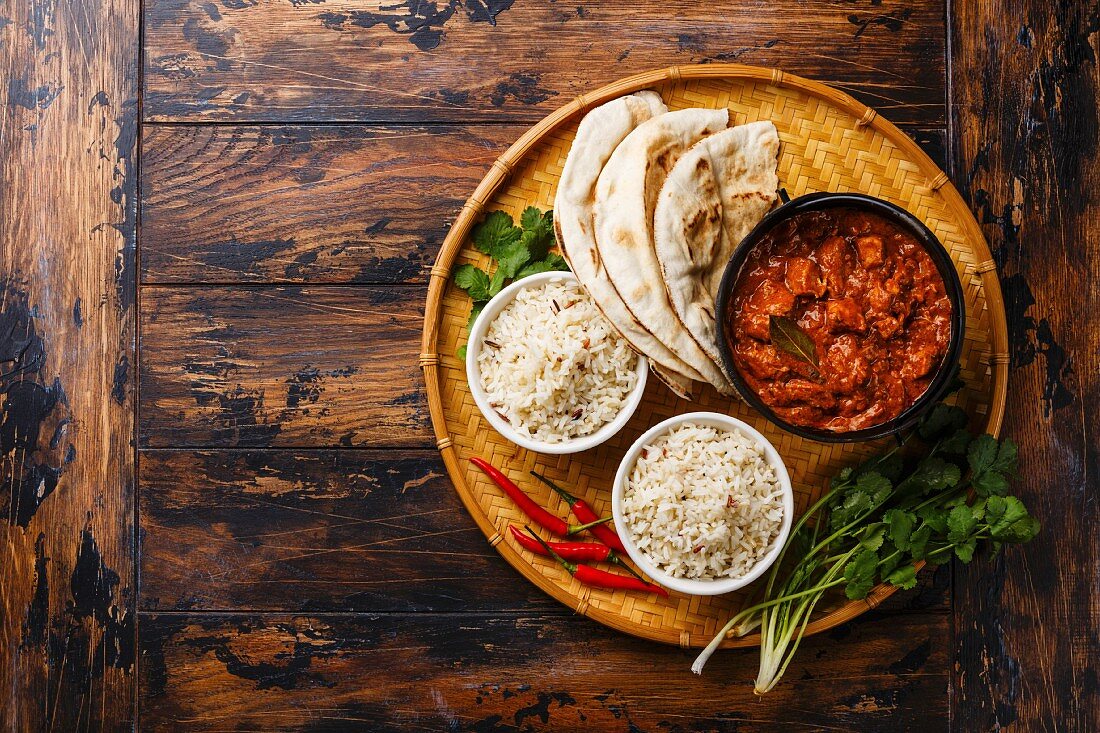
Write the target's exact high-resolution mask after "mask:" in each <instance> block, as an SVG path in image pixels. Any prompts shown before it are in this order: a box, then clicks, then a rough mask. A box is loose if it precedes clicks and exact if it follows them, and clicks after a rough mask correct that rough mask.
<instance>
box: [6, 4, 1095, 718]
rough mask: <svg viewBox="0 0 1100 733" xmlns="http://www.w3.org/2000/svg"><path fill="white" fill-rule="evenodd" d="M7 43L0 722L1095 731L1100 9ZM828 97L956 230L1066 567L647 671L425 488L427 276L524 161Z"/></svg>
mask: <svg viewBox="0 0 1100 733" xmlns="http://www.w3.org/2000/svg"><path fill="white" fill-rule="evenodd" d="M579 2H580V0H578V3H574V4H565V3H563V2H558V1H556V0H550V1H549V2H537V1H536V0H519V1H518V2H515V1H514V0H466V1H465V2H460V1H459V0H432V1H430V2H429V1H426V0H425V1H420V0H418V1H417V2H413V1H412V0H408V1H406V2H398V1H397V0H394V3H393V4H389V5H388V4H385V3H379V2H377V0H361V1H360V0H145V1H144V3H142V2H139V0H7V1H6V2H4V3H2V4H0V71H3V73H2V74H0V392H2V403H3V412H2V422H0V504H3V505H4V506H5V507H6V512H5V513H6V517H7V521H6V522H4V523H3V524H2V529H0V538H2V548H0V556H2V561H0V589H2V590H0V601H2V604H0V640H2V647H0V660H2V662H3V663H2V664H0V690H2V691H3V692H0V724H2V726H3V728H4V729H10V730H28V731H29V730H49V731H82V730H92V729H95V730H119V729H128V728H132V727H134V726H138V727H140V728H141V729H148V730H184V729H186V730H209V731H228V730H281V729H293V730H303V731H304V730H309V731H322V730H324V731H331V730H345V729H360V730H374V731H378V730H399V729H400V730H426V731H427V730H431V731H434V730H450V731H466V730H468V731H511V730H534V729H541V730H557V731H570V730H623V731H626V730H630V731H652V732H654V733H658V732H670V731H694V730H722V731H735V730H736V731H747V730H778V729H784V730H787V729H790V730H801V729H821V730H842V729H844V730H847V729H859V730H890V731H893V730H921V731H932V730H943V729H947V728H952V729H956V730H961V731H973V730H989V729H994V728H1000V727H1008V726H1013V725H1015V728H1014V729H1017V730H1027V731H1034V730H1059V731H1063V730H1064V731H1095V730H1097V729H1100V702H1098V697H1100V681H1098V677H1097V675H1098V669H1100V664H1098V661H1097V660H1098V658H1100V641H1098V626H1100V623H1098V621H1100V619H1098V617H1100V600H1098V599H1100V592H1098V583H1100V557H1098V554H1100V552H1098V548H1100V543H1098V541H1097V536H1096V532H1097V530H1098V529H1100V523H1098V521H1097V520H1098V516H1097V515H1098V508H1097V507H1098V501H1097V495H1096V486H1097V484H1096V475H1097V472H1098V469H1100V461H1098V452H1097V436H1098V432H1100V430H1098V429H1100V424H1098V417H1097V415H1098V413H1100V396H1098V391H1097V389H1098V380H1097V373H1098V367H1100V364H1098V361H1100V348H1098V347H1100V325H1098V321H1097V314H1098V312H1100V311H1098V305H1100V303H1098V298H1100V288H1098V287H1097V285H1096V283H1097V278H1098V276H1100V259H1098V253H1100V201H1098V198H1097V194H1096V191H1097V189H1098V187H1100V151H1098V147H1097V146H1098V129H1100V120H1098V112H1097V103H1096V100H1097V97H1098V91H1100V90H1098V67H1097V57H1098V42H1097V31H1098V29H1100V5H1098V4H1097V3H1096V2H1095V1H1094V0H1090V1H1089V2H1084V1H1083V0H1081V1H1078V2H1060V3H1051V2H1045V1H1042V0H1011V1H1008V2H994V1H993V0H966V1H965V2H951V1H950V0H949V1H948V2H947V7H945V5H944V2H943V1H942V0H902V1H894V0H868V1H864V0H834V1H833V2H821V3H811V2H796V1H795V0H783V1H782V2H779V1H775V2H749V1H748V0H740V1H739V2H735V3H727V4H724V5H723V4H713V3H698V2H691V1H689V0H667V1H661V2H658V1H657V0H640V1H639V2H635V3H630V4H613V3H595V4H587V3H585V4H579ZM732 60H737V61H739V62H743V63H750V64H757V65H763V66H776V67H781V68H783V69H784V70H786V71H788V72H791V73H796V74H801V75H805V76H808V77H811V78H815V79H820V80H823V81H825V82H828V83H831V84H833V85H836V86H837V87H839V88H841V89H844V90H846V91H848V92H850V93H851V94H853V95H854V96H856V97H857V98H859V99H860V100H862V101H864V102H865V103H867V104H870V105H872V106H874V107H876V108H877V109H878V110H879V111H880V113H882V114H883V115H885V116H886V117H888V118H889V119H891V120H892V121H894V122H896V123H898V124H900V125H901V126H903V128H904V129H905V130H906V131H907V132H908V133H910V134H911V135H912V136H913V137H914V138H915V139H916V140H918V141H919V142H920V143H921V145H922V146H923V147H924V148H925V149H926V150H927V151H928V152H929V153H930V154H931V155H932V157H933V158H934V159H936V160H937V161H938V162H939V163H940V165H941V166H943V167H944V168H945V169H946V170H947V171H948V172H949V173H950V175H951V178H952V180H953V181H954V182H955V184H956V185H957V186H958V187H959V188H960V190H961V191H962V192H963V194H964V196H965V197H966V198H967V199H968V200H969V202H970V203H971V204H972V206H973V208H974V211H975V213H976V214H977V216H978V219H979V221H980V222H981V223H982V224H983V227H984V230H985V233H986V235H987V237H988V238H989V241H990V244H991V246H992V248H993V251H994V253H995V257H996V261H997V265H998V267H999V268H1000V273H1001V278H1002V284H1003V287H1004V291H1005V297H1006V301H1007V307H1008V316H1009V329H1010V336H1011V342H1012V346H1013V352H1012V378H1011V384H1010V395H1009V406H1008V415H1007V428H1006V432H1007V434H1009V435H1011V436H1013V437H1014V438H1015V439H1016V440H1017V441H1018V442H1019V443H1020V446H1021V456H1022V461H1023V466H1024V469H1023V472H1022V476H1021V480H1020V486H1021V491H1022V493H1023V494H1024V496H1025V497H1026V499H1027V501H1028V503H1029V506H1031V507H1033V511H1034V512H1035V513H1036V514H1037V515H1038V516H1039V517H1040V519H1041V520H1042V522H1043V525H1044V531H1043V533H1042V535H1041V536H1040V538H1039V539H1038V540H1036V541H1035V542H1034V543H1033V544H1032V545H1030V546H1028V548H1027V549H1026V550H1025V551H1015V550H1014V551H1009V552H1007V553H1005V554H1004V555H1002V556H1000V557H998V558H995V559H989V558H982V559H980V560H977V561H975V562H974V563H973V564H972V565H970V566H969V567H963V566H956V567H941V568H939V569H938V570H936V571H934V572H932V571H926V572H925V573H924V574H923V575H922V577H921V585H920V587H919V589H918V590H916V591H913V592H908V593H899V594H898V595H896V596H895V597H894V598H892V599H891V600H890V601H889V602H888V603H887V604H886V605H885V606H883V607H881V608H879V609H877V610H876V611H874V612H873V613H869V614H867V615H865V616H864V617H862V618H860V619H859V620H858V621H856V622H854V623H850V624H847V625H845V626H842V627H839V628H837V629H835V630H833V631H832V632H829V633H827V634H824V635H822V636H820V637H816V638H813V639H811V640H808V641H807V642H806V643H805V644H804V645H803V648H802V650H801V651H800V654H799V656H798V658H797V660H796V661H795V663H794V665H792V668H791V670H790V671H789V672H788V673H787V677H786V680H785V682H784V683H783V684H782V686H781V687H779V688H778V689H777V690H776V691H775V692H773V693H772V694H769V695H767V696H766V697H764V698H761V699H755V698H754V697H753V695H752V691H751V685H750V684H749V680H750V678H751V677H752V676H753V673H754V669H755V656H754V653H752V652H749V651H746V652H731V653H722V654H720V655H718V656H717V657H716V658H715V659H714V660H713V661H712V662H711V664H710V666H708V668H707V671H706V674H705V676H704V677H702V678H696V677H694V676H692V675H691V674H690V673H689V672H688V666H689V664H690V661H691V659H692V654H690V653H687V652H683V651H680V650H679V649H675V648H670V647H660V646H655V645H652V644H649V643H644V642H642V641H639V640H636V639H633V638H629V637H625V636H622V635H620V634H617V633H615V632H612V631H610V630H608V629H605V628H603V627H600V626H598V625H596V624H595V623H592V622H590V621H588V620H587V619H584V618H581V617H575V616H573V615H572V614H571V613H570V611H569V610H568V609H566V608H564V607H561V606H559V605H557V604H555V603H554V602H552V601H551V600H550V599H548V598H547V597H545V596H543V595H542V594H541V593H539V592H538V591H537V590H535V589H534V588H533V587H532V586H531V585H529V584H528V583H526V582H524V581H523V580H522V578H521V577H520V576H519V575H518V574H517V573H516V572H514V571H513V570H512V569H511V568H510V567H508V566H507V565H506V564H505V563H504V562H503V561H501V559H500V558H499V557H498V556H497V555H496V553H495V552H494V551H493V550H492V549H491V548H490V547H488V545H487V544H486V543H485V541H484V539H483V538H482V536H481V535H480V533H479V532H478V531H477V529H476V528H475V526H474V524H473V522H472V521H471V520H470V518H469V517H468V516H467V515H466V514H465V512H464V511H463V509H462V507H461V505H460V504H459V502H458V500H457V498H456V496H455V495H454V493H453V491H452V490H451V487H450V484H449V482H448V480H447V478H446V477H445V475H444V471H443V467H442V464H441V462H440V460H439V458H438V457H437V454H436V453H435V451H434V450H433V443H432V438H431V430H430V425H429V423H428V415H427V410H426V405H425V399H424V391H423V385H422V383H421V380H420V378H419V374H418V371H417V365H416V356H417V352H418V345H419V332H420V328H421V320H422V316H423V302H424V296H425V292H426V282H427V273H428V269H429V267H430V266H431V263H432V261H433V258H434V257H435V254H436V252H437V249H438V247H439V245H440V242H441V241H442V239H443V237H444V235H445V233H446V231H447V226H448V222H449V221H452V220H453V219H454V217H455V215H456V213H457V211H458V208H459V207H460V206H461V204H462V202H463V200H464V199H465V197H466V196H467V195H468V194H469V192H470V191H472V189H473V187H474V185H475V184H476V182H477V181H478V180H479V179H480V178H481V176H482V175H483V174H484V173H485V171H486V170H487V168H488V166H489V164H490V162H491V161H492V160H493V159H494V158H495V157H496V156H497V155H498V154H499V153H500V152H502V151H503V150H504V148H505V147H506V145H507V144H508V143H509V142H510V141H511V140H513V139H514V138H515V137H516V136H518V135H519V134H520V132H521V131H522V130H523V129H524V128H525V127H526V126H528V125H529V124H531V123H532V122H534V121H536V120H537V119H539V118H540V117H542V116H543V115H545V114H546V113H547V112H549V111H550V110H552V109H554V108H555V107H557V106H559V105H561V104H564V103H565V102H567V101H568V100H570V99H571V98H572V97H573V96H575V95H577V94H579V93H582V92H584V91H586V90H589V89H593V88H595V87H596V86H599V85H601V84H604V83H606V82H608V81H611V80H613V79H616V78H619V77H622V76H625V75H629V74H632V73H634V72H637V71H640V70H643V69H648V68H653V67H660V66H667V65H673V64H693V63H706V62H710V61H732Z"/></svg>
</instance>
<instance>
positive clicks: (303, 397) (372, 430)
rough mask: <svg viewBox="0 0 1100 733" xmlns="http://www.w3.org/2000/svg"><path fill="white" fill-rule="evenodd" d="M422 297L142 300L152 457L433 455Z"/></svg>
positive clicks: (220, 295) (343, 292)
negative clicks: (423, 373)
mask: <svg viewBox="0 0 1100 733" xmlns="http://www.w3.org/2000/svg"><path fill="white" fill-rule="evenodd" d="M423 299H424V288H423V287H404V286H403V287H390V288H367V287H363V288H358V287H357V288H296V287H282V288H274V289H262V290H246V289H236V290H222V289H214V290H207V289H203V290H193V291H176V290H167V289H163V288H147V289H145V290H144V294H143V300H142V312H141V334H142V335H141V347H142V363H141V374H140V386H141V390H142V402H141V411H140V415H139V429H140V440H141V441H142V443H143V444H144V445H148V446H154V447H155V446H222V447H232V446H242V447H257V446H280V447H291V446H298V447H301V446H306V447H333V446H398V447H423V446H428V445H432V441H431V429H430V427H429V425H428V415H427V409H426V406H425V403H424V399H423V391H422V387H421V383H420V378H419V373H418V371H417V366H416V355H417V353H418V350H417V349H418V347H417V343H416V341H417V337H418V335H419V330H420V325H421V322H422V320H423Z"/></svg>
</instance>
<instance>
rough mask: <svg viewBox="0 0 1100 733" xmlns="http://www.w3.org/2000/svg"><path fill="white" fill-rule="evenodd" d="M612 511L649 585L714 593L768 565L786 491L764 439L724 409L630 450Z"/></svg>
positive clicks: (661, 428) (790, 505)
mask: <svg viewBox="0 0 1100 733" xmlns="http://www.w3.org/2000/svg"><path fill="white" fill-rule="evenodd" d="M611 508H612V514H613V515H614V518H615V530H616V531H617V532H618V534H619V537H620V538H621V539H622V541H623V544H624V545H625V546H626V550H627V553H628V554H629V555H630V558H631V559H632V560H633V561H634V562H635V563H637V565H638V566H639V567H640V568H641V569H642V571H643V572H645V573H646V574H647V575H649V577H650V578H652V579H653V580H654V582H657V583H660V584H661V585H663V586H665V587H667V588H670V589H672V590H676V591H680V592H682V593H688V594H691V595H719V594H722V593H729V592H731V591H734V590H737V589H738V588H742V587H744V586H746V585H748V584H749V583H751V582H753V581H754V580H756V579H757V578H759V577H760V576H761V575H763V574H764V572H765V571H766V570H767V569H768V568H769V567H770V566H771V565H772V564H773V563H774V562H775V560H776V558H777V557H778V556H779V552H780V550H781V548H782V547H783V543H784V542H786V540H787V535H788V534H789V533H790V529H791V519H792V515H793V514H794V491H793V490H792V488H791V479H790V476H789V475H788V474H787V469H786V467H785V466H784V465H783V460H782V458H780V456H779V453H778V452H777V451H776V450H775V448H774V447H773V446H772V444H771V443H770V442H768V439H767V438H765V437H764V436H763V435H761V434H760V433H759V432H757V431H756V430H755V429H753V428H752V427H751V426H749V425H747V424H746V423H744V422H742V421H740V420H737V419H736V418H732V417H729V416H728V415H721V414H718V413H713V412H693V413H688V414H686V415H679V416H677V417H673V418H670V419H668V420H665V421H664V422H662V423H660V424H658V425H655V426H654V427H653V428H651V429H650V430H648V431H646V432H645V433H644V434H643V435H642V436H641V437H640V438H638V440H637V441H636V442H635V443H634V445H633V446H631V448H630V450H628V451H627V453H626V455H625V456H624V457H623V460H622V463H620V464H619V470H618V473H617V474H616V476H615V483H614V485H613V487H612V493H611Z"/></svg>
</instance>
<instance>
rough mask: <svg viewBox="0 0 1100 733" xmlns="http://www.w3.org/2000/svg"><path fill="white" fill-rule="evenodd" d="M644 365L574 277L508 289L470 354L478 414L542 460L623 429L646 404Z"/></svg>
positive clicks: (474, 332)
mask: <svg viewBox="0 0 1100 733" xmlns="http://www.w3.org/2000/svg"><path fill="white" fill-rule="evenodd" d="M648 368H649V364H648V362H647V361H646V359H645V357H643V356H640V355H638V354H637V353H635V352H634V351H633V350H632V349H631V348H630V345H629V344H628V343H627V342H626V340H625V339H624V338H623V337H622V336H621V335H620V334H619V332H618V331H617V330H616V329H615V327H614V326H612V325H611V323H610V322H609V321H608V320H607V319H606V318H605V317H604V316H603V314H602V313H601V312H600V310H599V308H597V306H596V304H595V302H593V301H592V299H591V297H589V295H588V293H587V292H585V290H584V288H583V287H582V286H581V284H580V282H579V281H578V280H577V278H576V277H575V276H574V275H573V274H572V273H569V272H546V273H541V274H538V275H532V276H530V277H526V278H524V279H522V280H517V281H516V282H514V283H512V284H511V285H509V286H508V287H506V288H504V290H502V291H501V292H500V293H499V294H498V295H497V296H496V297H495V298H493V299H492V300H491V301H489V303H488V304H487V305H486V306H485V309H484V310H483V311H482V312H481V314H480V315H479V316H478V317H477V320H475V321H474V325H473V328H472V329H471V330H470V339H469V343H468V344H467V347H466V378H467V381H468V382H469V385H470V391H471V393H472V394H473V397H474V402H475V403H476V404H477V406H478V409H479V410H481V414H482V415H484V416H485V419H486V420H488V421H489V423H490V424H491V425H492V426H493V427H494V428H496V430H497V432H499V433H500V434H501V435H503V436H504V437H506V438H508V439H509V440H511V441H512V442H513V443H516V444H517V445H520V446H522V447H524V448H527V449H528V450H533V451H536V452H538V453H550V454H564V453H578V452H580V451H583V450H588V449H589V448H594V447H595V446H597V445H599V444H601V443H603V442H604V441H606V440H608V439H609V438H611V436H613V435H615V434H616V433H617V432H619V430H621V429H622V427H623V425H625V424H626V422H627V420H629V419H630V416H631V415H632V414H634V410H636V409H637V407H638V404H639V403H640V402H641V401H642V392H643V391H644V390H645V383H646V374H647V372H648Z"/></svg>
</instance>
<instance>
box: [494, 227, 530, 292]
mask: <svg viewBox="0 0 1100 733" xmlns="http://www.w3.org/2000/svg"><path fill="white" fill-rule="evenodd" d="M493 256H494V257H496V259H497V270H496V272H497V273H501V277H502V278H504V279H510V278H513V277H515V276H516V273H517V272H519V270H520V269H521V268H522V267H523V266H524V265H526V264H527V261H528V260H530V259H531V252H530V250H528V249H527V245H526V244H524V243H523V241H522V240H518V241H515V242H509V243H508V244H506V245H504V246H502V247H500V248H499V249H498V250H497V252H496V254H495V255H493ZM493 274H494V276H495V275H496V273H493ZM494 294H495V293H494Z"/></svg>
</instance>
